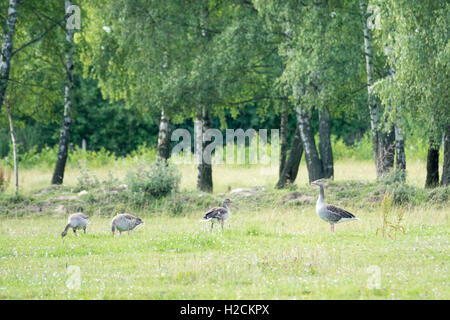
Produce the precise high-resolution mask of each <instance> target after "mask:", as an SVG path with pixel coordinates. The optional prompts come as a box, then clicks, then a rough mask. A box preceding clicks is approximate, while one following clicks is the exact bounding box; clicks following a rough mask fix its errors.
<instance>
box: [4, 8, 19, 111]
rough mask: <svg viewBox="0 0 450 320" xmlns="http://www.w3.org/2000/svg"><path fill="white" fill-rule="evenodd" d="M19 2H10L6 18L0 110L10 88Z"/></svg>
mask: <svg viewBox="0 0 450 320" xmlns="http://www.w3.org/2000/svg"><path fill="white" fill-rule="evenodd" d="M18 5H19V0H10V1H9V7H8V16H7V18H6V29H5V32H4V34H3V40H2V48H1V55H0V110H1V108H2V106H3V101H4V100H5V93H6V88H7V87H8V78H9V71H10V69H11V58H12V53H13V39H14V33H15V30H16V22H17V6H18Z"/></svg>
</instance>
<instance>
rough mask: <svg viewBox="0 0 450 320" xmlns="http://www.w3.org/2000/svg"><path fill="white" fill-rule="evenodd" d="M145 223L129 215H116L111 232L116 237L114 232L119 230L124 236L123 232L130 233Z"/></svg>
mask: <svg viewBox="0 0 450 320" xmlns="http://www.w3.org/2000/svg"><path fill="white" fill-rule="evenodd" d="M143 223H144V221H142V219H140V218H138V217H135V216H133V215H131V214H128V213H121V214H118V215H116V216H115V217H114V218H113V219H112V221H111V231H112V234H113V236H114V232H115V231H116V229H117V230H119V234H120V235H122V232H123V231H128V234H130V231H131V230H133V229H134V228H136V227H137V226H139V225H141V224H143Z"/></svg>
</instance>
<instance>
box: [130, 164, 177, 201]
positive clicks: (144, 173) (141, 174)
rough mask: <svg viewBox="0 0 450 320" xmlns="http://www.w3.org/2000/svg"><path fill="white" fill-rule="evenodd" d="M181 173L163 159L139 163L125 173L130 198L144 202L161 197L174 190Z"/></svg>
mask: <svg viewBox="0 0 450 320" xmlns="http://www.w3.org/2000/svg"><path fill="white" fill-rule="evenodd" d="M180 179H181V175H180V173H179V172H178V170H177V168H176V167H175V166H174V165H173V164H170V163H168V162H165V161H163V160H156V161H155V162H153V163H151V165H150V166H148V167H146V166H145V165H140V166H139V168H138V169H137V170H135V171H133V170H132V171H129V172H128V174H127V184H128V190H129V193H130V200H132V201H134V202H139V203H141V204H142V203H144V202H145V201H146V200H148V199H151V198H162V197H165V196H167V195H168V194H170V193H172V192H173V191H176V190H177V189H178V186H179V183H180Z"/></svg>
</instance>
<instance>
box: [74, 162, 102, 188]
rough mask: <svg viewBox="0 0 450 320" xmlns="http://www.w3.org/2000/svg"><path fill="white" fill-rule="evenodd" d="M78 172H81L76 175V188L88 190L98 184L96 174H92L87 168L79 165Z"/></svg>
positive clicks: (96, 186)
mask: <svg viewBox="0 0 450 320" xmlns="http://www.w3.org/2000/svg"><path fill="white" fill-rule="evenodd" d="M80 173H81V174H80V176H79V177H78V190H88V189H93V188H98V187H99V186H100V181H99V180H98V178H97V176H96V175H94V174H92V173H91V172H90V171H89V169H87V168H85V167H81V168H80Z"/></svg>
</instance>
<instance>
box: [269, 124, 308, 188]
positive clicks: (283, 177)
mask: <svg viewBox="0 0 450 320" xmlns="http://www.w3.org/2000/svg"><path fill="white" fill-rule="evenodd" d="M302 155H303V143H302V139H301V137H300V130H299V128H298V126H297V128H296V129H295V134H294V138H293V139H292V145H291V151H290V152H289V156H288V158H287V162H286V165H285V166H284V168H283V171H282V172H281V174H280V178H279V180H278V182H277V185H276V187H277V188H284V187H285V186H286V185H289V184H292V183H294V181H295V179H296V178H297V174H298V167H299V166H300V161H301V160H302Z"/></svg>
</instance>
